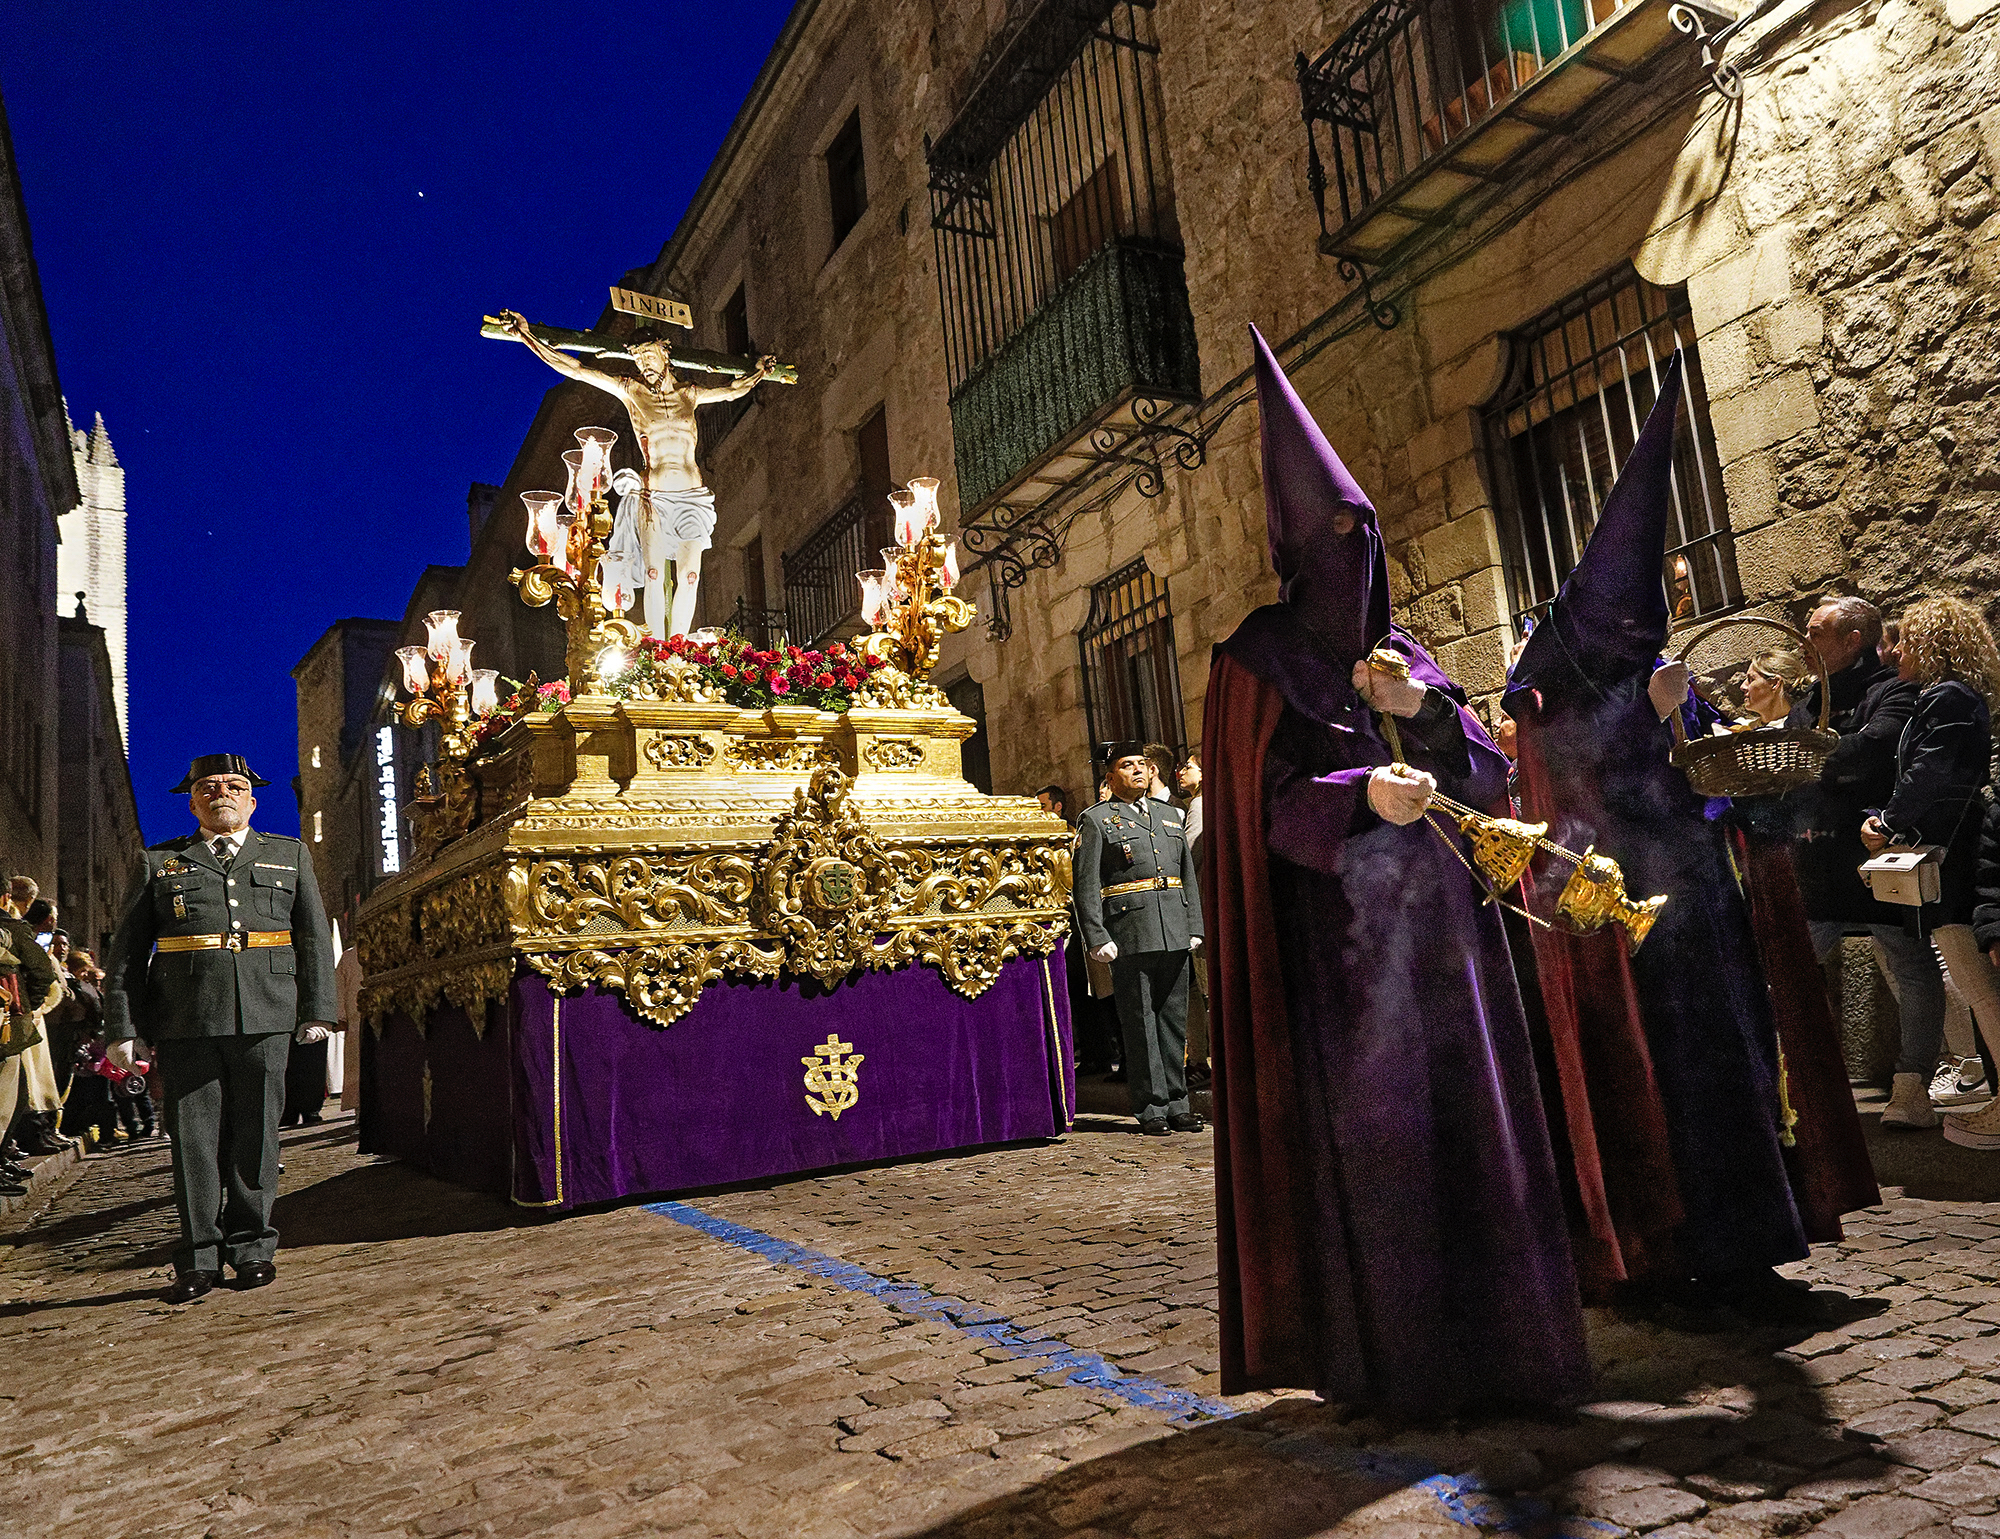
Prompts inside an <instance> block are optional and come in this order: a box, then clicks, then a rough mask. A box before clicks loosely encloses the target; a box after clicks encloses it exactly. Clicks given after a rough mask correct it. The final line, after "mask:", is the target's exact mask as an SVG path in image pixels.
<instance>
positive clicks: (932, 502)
mask: <svg viewBox="0 0 2000 1539" xmlns="http://www.w3.org/2000/svg"><path fill="white" fill-rule="evenodd" d="M910 490H911V491H913V492H915V493H916V496H917V511H918V512H919V513H921V514H922V515H923V519H924V528H925V529H926V530H930V529H935V528H937V526H938V505H937V494H938V480H937V477H936V476H918V477H917V478H916V480H914V481H912V482H911V483H910Z"/></svg>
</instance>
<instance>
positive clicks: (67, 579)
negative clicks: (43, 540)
mask: <svg viewBox="0 0 2000 1539" xmlns="http://www.w3.org/2000/svg"><path fill="white" fill-rule="evenodd" d="M70 445H71V448H72V450H73V452H74V453H75V455H76V480H77V486H78V489H79V490H80V491H81V492H82V493H83V501H82V503H81V504H80V505H79V506H78V507H77V509H76V511H75V512H73V513H65V514H64V515H63V516H62V519H61V528H62V544H61V546H60V547H58V549H57V551H56V592H57V593H58V595H59V596H60V598H59V602H60V607H61V609H62V611H63V613H65V614H73V613H75V607H74V606H75V603H76V598H77V595H78V594H79V593H80V594H82V595H83V604H84V613H85V614H86V615H88V616H89V618H90V623H91V624H93V625H99V626H102V627H103V628H104V645H105V648H106V650H108V651H109V652H110V654H111V690H112V695H113V697H114V698H115V699H116V700H117V702H118V735H119V736H120V737H121V738H122V739H123V740H124V744H125V746H126V748H127V750H128V751H129V749H130V747H131V741H132V736H131V729H130V727H129V726H128V725H127V721H126V712H125V467H124V466H123V465H120V464H119V463H118V456H117V454H116V453H114V452H113V450H112V448H111V435H110V434H109V433H107V432H106V431H105V430H104V414H103V413H102V412H99V413H98V414H97V421H96V423H95V425H94V426H93V427H92V428H91V430H90V431H89V432H88V433H86V432H84V431H83V430H82V429H81V428H78V427H77V426H76V425H75V424H74V423H72V424H71V426H70Z"/></svg>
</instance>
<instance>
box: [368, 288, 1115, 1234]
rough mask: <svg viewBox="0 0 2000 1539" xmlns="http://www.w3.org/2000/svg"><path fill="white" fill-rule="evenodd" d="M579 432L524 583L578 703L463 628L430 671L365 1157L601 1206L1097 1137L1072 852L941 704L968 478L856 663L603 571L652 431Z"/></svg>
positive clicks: (380, 965) (378, 969)
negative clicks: (958, 517) (635, 464)
mask: <svg viewBox="0 0 2000 1539" xmlns="http://www.w3.org/2000/svg"><path fill="white" fill-rule="evenodd" d="M654 303H658V302H657V301H655V302H654ZM492 324H494V323H489V330H491V329H492ZM536 330H537V332H538V333H541V334H542V335H543V336H544V337H546V336H547V335H550V333H542V332H541V329H540V328H536ZM553 335H555V336H556V337H557V338H558V339H560V338H561V337H562V336H563V335H565V334H562V333H553ZM567 335H569V336H572V337H574V336H577V335H579V334H575V333H570V334H567ZM581 335H583V336H586V337H587V336H590V335H593V334H588V333H586V334H581ZM557 345H560V341H558V344H557ZM627 345H630V344H627ZM609 350H610V349H609V348H600V349H599V351H609ZM633 351H635V352H636V351H638V347H637V346H633ZM661 351H662V352H664V349H661ZM655 361H657V360H655ZM675 362H676V363H677V364H679V365H680V366H682V367H686V362H685V360H682V359H676V360H675ZM724 362H725V363H726V362H727V361H726V360H725V361H724ZM767 362H768V361H767ZM701 366H705V365H701ZM747 370H748V365H744V366H743V368H742V369H740V370H739V371H738V372H739V373H743V372H747ZM662 372H664V371H662ZM765 377H770V376H769V375H768V374H767V375H766V376H765ZM778 377H782V376H778ZM668 379H669V381H671V376H670V375H669V376H668ZM634 388H635V389H636V387H634ZM691 394H699V392H691ZM634 416H635V420H636V419H637V416H638V413H637V412H635V413H634ZM686 416H687V419H688V426H689V428H690V430H691V426H692V417H693V411H692V405H691V404H690V405H689V406H688V407H687V410H686ZM653 427H654V429H655V433H656V434H657V432H658V431H659V429H658V424H657V423H655V424H653ZM577 438H578V440H579V448H578V449H577V450H574V451H571V453H570V454H569V455H567V456H566V457H565V458H566V459H567V460H568V462H569V468H570V484H569V487H568V489H567V491H566V492H564V493H561V494H556V493H527V494H525V495H524V496H523V499H522V500H523V502H524V504H525V505H526V507H527V509H528V514H529V519H528V532H527V545H528V549H529V552H530V553H531V554H532V555H533V556H534V557H535V562H534V564H533V565H531V566H529V567H527V568H526V569H523V570H520V571H517V572H515V573H514V574H513V578H512V580H513V582H514V583H515V585H516V587H517V588H518V590H519V593H520V596H521V598H522V600H523V601H524V602H526V603H528V604H529V605H532V606H541V605H546V604H549V603H554V604H555V606H556V608H557V611H558V613H559V614H560V615H561V616H562V619H563V621H564V624H565V627H566V632H567V648H566V661H567V673H568V677H567V679H566V680H564V681H560V682H556V683H550V684H541V683H538V681H535V680H534V679H533V678H532V677H531V678H530V680H529V681H528V683H527V684H525V685H523V686H521V688H520V689H518V690H516V691H515V692H514V694H513V696H512V698H511V699H509V700H506V701H502V700H501V699H500V698H499V688H498V684H497V680H496V676H495V675H494V673H493V671H492V670H489V669H474V668H472V666H471V649H472V642H471V641H470V640H469V639H466V638H461V637H459V636H458V634H457V616H456V615H455V614H453V613H451V612H444V611H441V612H439V613H436V614H433V615H432V616H431V617H430V620H431V626H430V635H429V638H428V644H427V645H426V646H423V647H406V648H404V649H403V650H402V652H401V653H400V654H399V656H400V659H401V662H402V666H403V673H404V678H403V682H404V685H405V688H406V689H407V691H408V693H409V695H410V697H411V698H410V700H409V701H408V703H407V704H406V705H404V706H403V707H402V708H401V716H402V719H403V721H404V722H405V723H407V724H409V725H412V726H415V725H420V724H422V723H424V722H426V721H436V722H438V723H439V725H440V727H441V748H440V753H439V757H438V763H437V768H436V775H435V778H434V779H433V780H432V781H431V782H430V783H429V784H427V785H424V784H420V786H419V800H418V802H417V804H416V805H415V806H414V807H413V809H412V821H413V823H414V836H415V842H416V855H417V858H416V860H415V861H414V862H413V863H412V865H411V866H410V867H409V868H408V869H406V870H405V871H403V872H402V873H400V874H399V875H397V876H395V877H394V878H392V879H391V880H390V881H388V882H386V883H385V884H384V885H383V886H381V887H380V888H378V889H377V890H376V892H375V893H374V894H373V896H372V897H371V898H370V899H369V901H368V902H367V903H366V904H365V905H364V906H363V907H362V909H361V911H360V914H359V917H358V920H357V925H356V932H357V943H358V945H359V948H360V954H361V959H362V966H363V969H364V974H365V982H364V987H363V999H362V1011H363V1014H364V1016H365V1017H366V1018H367V1019H368V1020H369V1021H370V1023H371V1030H370V1032H369V1033H367V1035H366V1037H365V1039H364V1054H363V1070H362V1111H361V1140H362V1142H361V1147H362V1148H363V1149H364V1150H367V1151H373V1152H379V1153H384V1154H390V1155H394V1156H396V1157H398V1158H401V1159H404V1160H407V1161H409V1162H411V1163H414V1164H417V1165H419V1166H421V1167H423V1168H425V1169H427V1170H429V1171H431V1172H432V1173H434V1174H436V1175H439V1176H442V1177H444V1178H446V1179H449V1180H452V1181H455V1182H458V1183H460V1184H463V1185H467V1186H471V1187H475V1188H480V1189H484V1190H491V1191H495V1192H505V1193H506V1194H507V1195H508V1196H509V1197H510V1198H512V1200H513V1201H515V1202H516V1203H518V1204H521V1205H525V1206H540V1207H552V1208H567V1207H572V1206H575V1205H578V1204H583V1203H592V1202H601V1201H605V1200H608V1199H612V1198H618V1197H623V1196H627V1195H630V1194H635V1193H644V1192H662V1191H672V1190H682V1189H687V1188H692V1187H699V1186H707V1185H714V1184H720V1183H724V1182H730V1181H739V1180H747V1179H754V1178H758V1177H765V1176H772V1175H780V1174H785V1173H789V1172H794V1171H801V1170H810V1169H818V1168H824V1167H828V1166H835V1165H842V1164H848V1163H854V1162H860V1161H869V1160H877V1159H886V1158H895V1157H902V1156H911V1155H917V1154H923V1153H929V1152H932V1151H935V1150H940V1149H951V1148H961V1147H967V1146H972V1145H978V1144H990V1143H998V1142H1005V1141H1009V1140H1014V1139H1022V1138H1035V1137H1050V1136H1054V1135H1056V1134H1058V1133H1060V1132H1062V1131H1063V1130H1064V1129H1065V1128H1067V1126H1068V1125H1069V1122H1070V1120H1071V1110H1070V1109H1071V1107H1072V1106H1073V1105H1074V1088H1075V1078H1074V1060H1073V1058H1072V1056H1071V1052H1070V1044H1069V1017H1068V1003H1067V994H1066V990H1065V985H1064V977H1063V969H1062V960H1061V955H1060V952H1059V949H1058V948H1059V947H1060V945H1061V943H1062V940H1063V937H1064V934H1065V933H1066V930H1067V928H1068V921H1067V912H1068V909H1067V904H1068V899H1069V888H1070V836H1069V832H1068V830H1067V828H1066V827H1065V826H1064V825H1063V823H1062V822H1061V820H1060V819H1057V818H1055V817H1052V816H1050V815H1048V814H1045V813H1043V812H1042V811H1041V810H1040V808H1039V806H1038V805H1037V804H1036V803H1035V802H1034V801H1033V800H1031V799H1029V798H1025V797H1004V796H989V795H986V794H984V793H982V792H981V791H979V790H977V789H976V788H975V787H973V786H972V785H971V784H970V783H969V782H968V781H967V780H966V779H965V777H964V774H963V772H962V768H961V763H960V749H961V745H962V744H963V743H964V741H965V739H966V738H967V737H969V736H970V735H971V734H972V733H973V732H974V731H975V730H977V729H976V725H975V723H974V722H973V721H971V720H970V719H969V718H967V717H965V716H963V715H961V714H959V713H958V712H957V711H956V710H954V709H953V708H952V707H951V706H950V704H949V703H948V702H947V700H946V699H945V697H944V695H943V694H942V693H941V692H940V691H939V690H938V689H937V688H935V687H934V686H933V685H932V684H930V683H929V682H928V674H929V672H930V670H931V668H932V666H933V665H934V664H935V663H936V661H937V653H938V644H939V640H940V638H941V637H942V636H943V635H944V634H946V633H949V632H953V631H958V630H962V629H964V628H965V626H966V625H968V624H969V623H970V622H971V620H972V619H973V617H974V609H973V606H972V605H970V604H968V603H966V602H965V601H964V600H962V599H960V598H958V597H956V596H955V595H954V594H953V593H952V591H951V590H952V588H953V587H954V586H955V585H956V583H957V580H958V570H957V565H956V557H955V553H954V548H953V546H952V544H951V543H950V542H949V541H947V540H946V539H945V538H944V537H943V536H942V535H941V534H940V533H939V531H938V509H937V500H936V493H937V483H936V482H934V481H931V480H927V479H926V480H918V481H915V482H912V483H911V484H910V486H909V488H908V489H906V490H905V491H902V492H899V493H896V494H893V496H892V499H891V500H892V501H893V502H894V503H895V504H896V510H895V514H896V542H897V543H896V545H895V547H894V548H892V549H890V550H888V551H885V552H884V566H883V568H882V569H881V570H879V571H872V572H866V573H862V574H859V579H860V582H861V584H862V589H863V606H862V617H863V620H864V622H865V623H866V624H867V625H869V626H870V627H871V629H870V631H869V632H868V633H867V634H865V635H863V636H861V637H860V638H858V639H857V640H856V641H854V642H852V643H850V644H841V643H832V644H829V645H827V646H825V647H823V648H813V649H805V648H798V647H792V646H781V647H778V648H775V649H770V650H759V649H757V648H754V647H752V646H751V645H750V644H749V643H748V641H747V640H745V639H743V638H740V637H734V636H715V635H711V634H707V633H700V632H697V633H696V634H695V635H694V636H691V637H690V636H681V635H675V636H672V637H670V638H668V639H665V640H661V639H659V638H656V637H654V636H651V635H647V634H643V633H642V632H641V631H640V630H639V628H638V627H636V626H635V625H634V624H633V623H632V622H631V621H629V620H627V619H625V618H624V610H625V609H626V608H627V607H628V606H629V604H630V602H631V599H632V598H633V595H631V594H629V593H627V592H624V591H622V589H620V588H619V587H617V586H616V585H614V586H613V589H612V591H611V592H609V593H607V592H606V591H605V590H604V586H603V585H602V583H601V582H600V576H601V574H602V573H603V571H604V566H603V563H604V560H605V557H606V554H607V550H608V542H609V541H611V540H612V538H613V531H614V516H613V511H612V507H611V503H610V498H609V496H608V492H609V489H610V482H611V477H612V474H613V472H612V464H611V460H612V453H613V448H614V445H615V441H616V435H615V434H613V433H611V432H610V431H608V430H605V429H597V428H586V429H584V430H582V431H581V432H579V433H578V434H577ZM647 447H649V448H652V449H655V450H656V449H657V448H658V444H657V441H655V442H654V443H653V444H651V445H648V446H647ZM621 474H622V472H621ZM627 511H628V510H627V508H626V507H625V505H623V504H621V508H620V513H619V516H620V517H621V518H623V517H624V516H625V515H626V512H627ZM644 511H645V510H644V508H643V506H642V507H641V509H640V513H641V516H643V513H644Z"/></svg>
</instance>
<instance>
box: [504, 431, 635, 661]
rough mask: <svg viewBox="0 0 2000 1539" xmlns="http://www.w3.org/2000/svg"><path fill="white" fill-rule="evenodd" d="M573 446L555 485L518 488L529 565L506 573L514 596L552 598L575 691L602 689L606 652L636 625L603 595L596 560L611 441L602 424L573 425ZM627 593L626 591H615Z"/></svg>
mask: <svg viewBox="0 0 2000 1539" xmlns="http://www.w3.org/2000/svg"><path fill="white" fill-rule="evenodd" d="M576 441H577V443H578V445H579V446H580V447H578V448H575V449H570V450H567V451H565V453H564V454H563V463H564V464H565V465H567V466H568V467H569V486H568V488H567V489H566V490H564V491H561V492H523V493H522V494H521V501H522V503H523V504H524V505H525V506H526V508H527V510H528V535H527V544H528V553H529V554H530V555H531V556H534V557H535V558H536V561H535V565H533V566H531V567H516V568H515V569H514V570H513V571H512V572H510V573H508V574H507V580H508V581H509V582H511V583H512V584H513V585H514V587H515V588H516V590H517V591H518V592H519V593H520V595H521V602H522V603H524V604H526V605H528V607H529V608H531V609H540V608H541V607H542V606H543V605H545V604H548V603H550V602H551V601H553V602H554V604H555V606H556V613H557V614H559V615H561V616H562V619H563V626H564V629H565V631H566V633H567V636H568V644H567V646H566V647H565V649H564V665H565V670H566V672H567V673H568V675H569V680H570V685H571V687H572V688H573V689H574V690H575V691H576V693H577V694H579V695H601V694H603V693H604V692H605V686H604V671H605V670H604V663H605V659H606V655H607V654H620V653H623V652H624V651H625V650H626V649H627V648H629V647H630V646H631V645H632V644H633V643H634V642H635V641H637V640H638V639H639V628H638V627H637V626H636V625H634V624H633V623H632V622H631V621H630V620H627V619H624V618H623V617H622V608H623V606H620V607H619V608H616V609H614V608H613V607H612V606H611V605H610V604H607V603H605V601H604V591H603V585H602V582H601V578H600V568H599V563H600V562H602V561H603V560H604V556H605V552H606V550H607V548H608V544H609V541H610V539H611V523H612V520H611V502H610V498H609V497H608V495H607V492H608V490H609V488H610V485H611V446H612V445H613V444H615V443H616V442H618V435H617V434H616V433H614V432H612V431H611V430H610V429H609V428H600V427H587V428H578V429H577V431H576ZM622 596H623V597H625V598H626V599H628V600H629V598H630V595H629V594H627V595H622Z"/></svg>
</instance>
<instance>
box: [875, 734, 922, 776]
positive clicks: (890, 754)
mask: <svg viewBox="0 0 2000 1539" xmlns="http://www.w3.org/2000/svg"><path fill="white" fill-rule="evenodd" d="M861 759H862V762H863V763H864V764H866V765H867V766H868V767H869V768H870V769H873V770H899V769H916V768H917V767H918V766H919V765H921V764H922V763H923V762H924V745H923V744H922V743H913V742H911V741H910V740H909V739H908V738H903V737H878V738H877V739H875V741H874V742H872V743H870V744H869V745H868V748H867V751H866V752H864V753H863V754H862V755H861Z"/></svg>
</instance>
